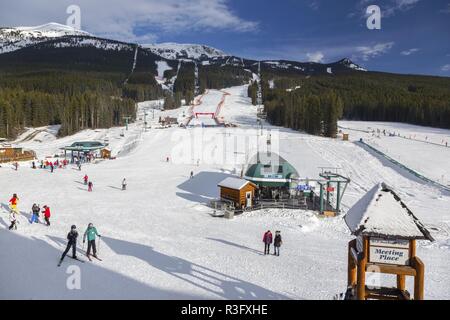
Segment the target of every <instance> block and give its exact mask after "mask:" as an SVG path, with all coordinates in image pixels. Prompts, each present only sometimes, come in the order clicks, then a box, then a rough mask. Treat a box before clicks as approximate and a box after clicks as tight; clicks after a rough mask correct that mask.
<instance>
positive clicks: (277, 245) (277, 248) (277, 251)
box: [273, 231, 283, 256]
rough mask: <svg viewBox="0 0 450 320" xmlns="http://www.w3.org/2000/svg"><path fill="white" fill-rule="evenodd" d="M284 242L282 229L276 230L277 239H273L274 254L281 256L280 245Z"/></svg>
mask: <svg viewBox="0 0 450 320" xmlns="http://www.w3.org/2000/svg"><path fill="white" fill-rule="evenodd" d="M282 243H283V240H282V239H281V232H280V231H277V232H275V239H274V241H273V248H274V253H273V255H274V256H280V247H281V244H282Z"/></svg>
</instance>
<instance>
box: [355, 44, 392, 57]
mask: <svg viewBox="0 0 450 320" xmlns="http://www.w3.org/2000/svg"><path fill="white" fill-rule="evenodd" d="M394 44H395V43H394V42H386V43H378V44H376V45H373V46H360V47H356V52H357V53H356V55H357V56H359V57H361V58H362V59H363V60H364V61H368V60H370V59H372V58H375V57H378V56H380V55H382V54H385V53H387V52H388V51H389V50H390V49H391V48H392V47H393V46H394Z"/></svg>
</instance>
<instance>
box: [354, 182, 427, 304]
mask: <svg viewBox="0 0 450 320" xmlns="http://www.w3.org/2000/svg"><path fill="white" fill-rule="evenodd" d="M345 222H346V223H347V225H348V227H349V228H350V231H351V232H352V234H353V235H355V236H357V238H356V239H354V240H352V241H350V242H349V245H348V289H347V294H346V298H347V299H356V300H366V299H380V300H381V299H384V300H386V299H389V300H397V299H399V300H409V299H411V297H410V293H409V292H408V291H407V290H406V281H405V279H406V276H412V277H414V299H415V300H423V299H424V271H425V266H424V263H423V262H422V261H421V260H420V259H419V257H417V256H416V240H418V239H420V240H429V241H434V240H433V238H432V237H431V235H430V233H429V232H428V230H427V229H426V228H425V227H424V226H423V225H422V224H421V223H420V221H419V220H418V219H417V218H416V217H415V216H414V214H413V213H412V212H411V211H410V210H409V209H408V208H407V207H406V205H405V204H404V203H403V202H402V201H401V200H400V198H399V197H398V196H397V195H396V194H395V193H394V191H392V189H390V188H389V187H388V186H386V185H385V184H379V185H377V186H375V187H374V188H373V189H372V190H370V191H369V192H368V193H367V194H366V195H365V196H364V197H363V198H362V199H361V200H359V201H358V202H357V203H356V204H355V206H354V207H353V208H351V209H350V210H349V212H348V213H347V215H346V216H345ZM374 273H376V274H392V275H396V276H397V285H396V286H395V287H382V286H381V285H380V284H379V283H378V284H377V285H372V284H367V283H366V275H367V274H370V275H373V274H374Z"/></svg>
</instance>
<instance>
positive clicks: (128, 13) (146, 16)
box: [0, 0, 258, 42]
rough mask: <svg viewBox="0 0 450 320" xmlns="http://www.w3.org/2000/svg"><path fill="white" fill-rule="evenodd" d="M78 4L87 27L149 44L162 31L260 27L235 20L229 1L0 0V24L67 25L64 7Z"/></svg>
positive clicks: (93, 31)
mask: <svg viewBox="0 0 450 320" xmlns="http://www.w3.org/2000/svg"><path fill="white" fill-rule="evenodd" d="M74 3H75V4H76V5H78V6H79V7H80V8H81V18H82V19H81V20H82V21H81V25H82V28H83V29H85V30H87V31H89V32H90V33H93V34H96V35H98V36H104V37H112V38H115V39H120V40H128V41H145V42H147V41H149V40H152V39H155V37H156V34H160V33H171V34H173V33H182V32H190V31H196V32H199V31H205V32H208V31H217V30H227V31H233V32H250V31H255V30H257V29H258V23H257V22H254V21H248V20H245V19H242V18H240V17H239V16H237V15H236V14H235V13H234V12H233V11H232V10H231V9H230V7H229V6H228V0H164V1H161V0H133V1H126V0H95V1H92V0H77V1H74V0H58V1H54V0H15V1H1V2H0V21H1V24H2V25H4V26H19V25H38V24H43V23H47V22H51V21H54V22H59V23H65V22H66V19H67V17H68V15H67V14H66V8H67V7H68V6H69V5H71V4H74ZM147 30H151V31H147Z"/></svg>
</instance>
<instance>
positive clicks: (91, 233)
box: [83, 223, 102, 260]
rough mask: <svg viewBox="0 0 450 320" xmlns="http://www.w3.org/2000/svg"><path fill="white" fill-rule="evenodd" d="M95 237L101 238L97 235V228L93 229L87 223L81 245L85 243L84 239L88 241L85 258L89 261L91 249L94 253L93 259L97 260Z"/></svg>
mask: <svg viewBox="0 0 450 320" xmlns="http://www.w3.org/2000/svg"><path fill="white" fill-rule="evenodd" d="M95 236H98V237H99V238H101V237H102V236H101V235H99V234H98V232H97V228H95V227H94V225H93V224H92V223H89V225H88V227H87V229H86V231H85V232H84V236H83V244H84V243H85V242H86V237H87V240H88V247H87V251H86V256H87V257H88V259H89V260H91V258H90V257H89V256H90V254H91V248H92V252H93V253H94V258H97V259H99V258H98V257H97V248H96V246H95Z"/></svg>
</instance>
